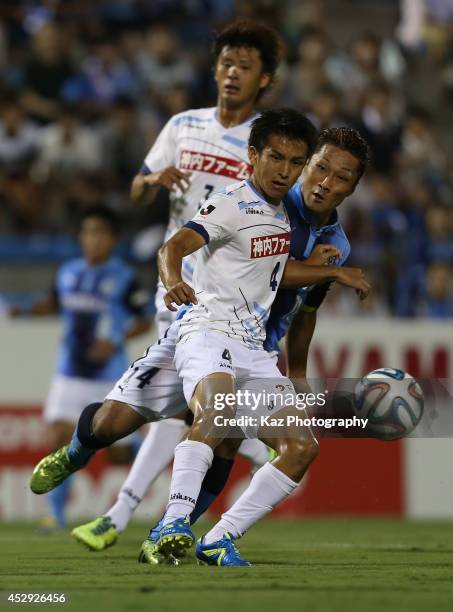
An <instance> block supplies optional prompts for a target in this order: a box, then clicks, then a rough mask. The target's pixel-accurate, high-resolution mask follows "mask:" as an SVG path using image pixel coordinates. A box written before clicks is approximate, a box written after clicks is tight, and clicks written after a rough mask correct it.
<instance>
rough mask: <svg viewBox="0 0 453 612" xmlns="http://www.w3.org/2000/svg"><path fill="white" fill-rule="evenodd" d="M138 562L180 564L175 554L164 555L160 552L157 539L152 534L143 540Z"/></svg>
mask: <svg viewBox="0 0 453 612" xmlns="http://www.w3.org/2000/svg"><path fill="white" fill-rule="evenodd" d="M138 562H139V563H148V564H149V565H179V561H178V559H177V558H176V557H175V556H173V555H171V554H170V555H163V554H162V553H161V552H159V550H158V549H157V544H156V541H155V540H154V539H153V538H151V537H150V536H148V537H147V538H146V540H143V543H142V548H141V550H140V554H139V556H138Z"/></svg>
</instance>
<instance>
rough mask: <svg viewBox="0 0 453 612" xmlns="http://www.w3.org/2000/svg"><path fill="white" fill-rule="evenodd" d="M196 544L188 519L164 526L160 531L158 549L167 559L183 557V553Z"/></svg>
mask: <svg viewBox="0 0 453 612" xmlns="http://www.w3.org/2000/svg"><path fill="white" fill-rule="evenodd" d="M194 542H195V536H194V535H193V533H192V530H191V529H190V521H189V518H188V517H186V518H180V519H176V520H175V521H172V522H171V523H167V524H166V525H164V527H162V529H161V530H160V531H159V535H158V538H157V542H156V547H157V550H158V551H159V552H160V553H161V554H163V555H164V556H165V557H168V555H174V556H182V553H184V552H185V551H186V550H187V549H188V548H190V547H191V546H193V544H194Z"/></svg>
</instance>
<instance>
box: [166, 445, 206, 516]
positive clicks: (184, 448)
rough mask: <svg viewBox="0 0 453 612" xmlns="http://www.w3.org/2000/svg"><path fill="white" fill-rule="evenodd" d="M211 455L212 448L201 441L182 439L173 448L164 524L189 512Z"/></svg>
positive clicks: (193, 506) (198, 492)
mask: <svg viewBox="0 0 453 612" xmlns="http://www.w3.org/2000/svg"><path fill="white" fill-rule="evenodd" d="M213 457H214V453H213V451H212V448H211V447H210V446H208V445H207V444H204V443H203V442H195V441H194V440H184V442H181V443H180V444H178V446H177V447H176V448H175V458H174V461H173V474H172V477H171V484H170V498H169V502H168V506H167V511H166V512H165V516H164V525H166V524H167V523H170V522H171V521H174V520H175V519H178V518H183V517H185V516H188V515H189V514H191V512H192V510H193V509H194V508H195V504H196V501H197V498H198V495H199V494H200V489H201V483H202V482H203V479H204V477H205V476H206V472H207V471H208V470H209V468H210V466H211V463H212V459H213Z"/></svg>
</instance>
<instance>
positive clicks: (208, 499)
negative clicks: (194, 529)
mask: <svg viewBox="0 0 453 612" xmlns="http://www.w3.org/2000/svg"><path fill="white" fill-rule="evenodd" d="M217 497H218V493H210V492H209V491H205V489H201V491H200V494H199V496H198V499H197V503H196V504H195V508H194V509H193V510H192V514H191V515H190V517H189V518H190V524H191V525H193V524H194V523H196V521H198V519H199V518H200V516H201V515H202V514H204V513H205V512H206V510H207V509H208V508H209V506H210V505H211V504H213V503H214V502H215V500H216V499H217Z"/></svg>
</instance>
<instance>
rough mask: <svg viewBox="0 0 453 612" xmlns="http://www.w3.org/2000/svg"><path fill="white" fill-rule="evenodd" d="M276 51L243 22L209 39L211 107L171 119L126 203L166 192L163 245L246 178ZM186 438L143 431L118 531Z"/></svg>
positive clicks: (248, 444) (220, 463)
mask: <svg viewBox="0 0 453 612" xmlns="http://www.w3.org/2000/svg"><path fill="white" fill-rule="evenodd" d="M281 47H282V45H281V42H280V39H279V37H278V35H277V33H276V32H275V31H273V30H272V29H270V28H268V27H266V26H263V25H260V24H256V23H253V22H249V21H238V22H234V23H233V24H231V25H230V26H228V27H227V28H225V29H224V30H223V31H221V32H220V33H219V34H218V35H217V36H216V38H215V40H214V45H213V52H214V58H215V69H214V77H215V80H216V83H217V88H218V98H217V105H216V106H215V107H210V108H201V109H192V110H188V111H185V112H183V113H179V114H178V115H175V116H174V117H171V119H170V120H169V121H168V123H167V124H166V125H165V127H164V128H163V130H162V131H161V133H160V134H159V136H158V138H157V140H156V142H155V143H154V145H153V146H152V148H151V150H150V151H149V153H148V155H147V156H146V158H145V161H144V164H143V167H142V168H141V171H140V173H139V174H138V175H137V176H136V177H135V178H134V180H133V183H132V188H131V198H132V201H133V202H134V203H136V204H138V205H152V203H153V201H154V199H155V197H156V195H157V193H158V191H159V189H162V188H163V189H167V190H168V191H169V192H170V193H169V197H170V217H169V222H168V227H167V231H166V236H165V238H166V239H167V240H168V238H170V237H171V236H172V235H173V234H174V233H175V232H176V231H177V230H178V229H180V228H181V227H183V226H184V224H185V223H186V222H187V221H189V220H190V219H191V218H192V217H193V216H194V215H195V214H196V213H197V211H198V210H199V208H201V206H202V205H203V203H204V202H205V200H206V199H207V198H208V197H209V196H210V195H211V194H212V193H214V192H216V191H218V190H219V189H222V188H223V187H225V186H226V185H228V184H231V183H232V182H234V181H235V180H242V179H246V178H248V177H249V174H250V170H251V166H250V162H249V159H248V155H247V143H248V137H249V133H250V124H251V121H252V120H253V118H254V117H256V116H257V114H256V110H255V106H256V103H257V101H258V100H259V99H260V97H261V96H262V95H263V94H264V92H265V91H266V89H267V88H268V87H269V86H270V85H271V83H272V81H273V79H274V75H275V71H276V69H277V67H278V64H279V61H280V55H281ZM192 270H193V258H191V257H188V258H186V259H185V260H184V262H183V278H184V280H185V281H187V282H191V280H192ZM164 293H165V290H164V287H163V285H162V282H160V281H159V283H158V288H157V293H156V299H155V305H156V316H155V323H156V325H157V332H158V336H159V338H162V337H163V336H164V335H165V332H166V330H167V328H168V327H169V326H170V324H171V323H172V321H173V320H174V319H175V316H174V313H172V312H171V311H170V310H168V309H167V308H166V306H165V304H164V301H163V295H164ZM186 432H187V425H186V423H185V421H184V418H183V416H181V418H177V419H175V418H172V419H168V420H165V421H160V422H158V423H154V424H153V425H151V426H150V429H149V432H148V434H147V436H146V439H145V440H144V442H143V444H142V446H141V448H140V451H139V453H138V455H137V457H136V459H135V461H134V464H133V466H132V468H131V470H130V472H129V475H128V477H127V479H126V480H125V482H124V483H123V485H122V487H121V490H120V492H119V495H118V498H117V500H116V501H115V503H114V504H113V505H112V507H111V508H110V509H109V510H108V511H107V512H106V514H107V515H108V516H110V517H111V519H112V523H113V524H115V525H116V526H117V528H118V530H119V531H123V530H124V529H125V528H126V526H127V524H128V521H129V520H130V518H131V517H132V514H133V512H134V510H135V508H136V507H137V505H138V503H139V501H140V500H141V499H142V498H143V497H144V495H145V493H146V491H147V489H148V487H149V485H150V483H151V482H152V481H153V480H154V479H155V478H156V477H157V476H158V475H159V473H160V472H161V471H162V469H164V467H165V466H167V465H168V463H169V462H170V461H171V460H172V458H173V452H174V448H175V446H176V445H177V444H178V442H180V441H181V439H182V438H183V436H184V434H185V433H186ZM240 452H241V454H242V455H243V456H245V457H247V458H248V459H250V460H251V461H252V463H253V464H254V465H255V466H256V467H260V466H261V465H262V464H263V463H264V462H266V461H267V460H268V458H269V452H268V449H267V447H266V446H265V445H264V444H262V443H261V442H259V441H258V440H247V441H245V442H244V443H243V444H242V446H241V449H240ZM157 458H158V459H157ZM231 465H232V461H231V460H229V459H225V458H222V457H216V459H215V460H214V463H213V466H212V468H213V471H214V470H219V471H220V472H221V473H225V472H226V471H228V470H229V469H230V468H231ZM206 494H207V495H209V493H208V492H207V493H206Z"/></svg>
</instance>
